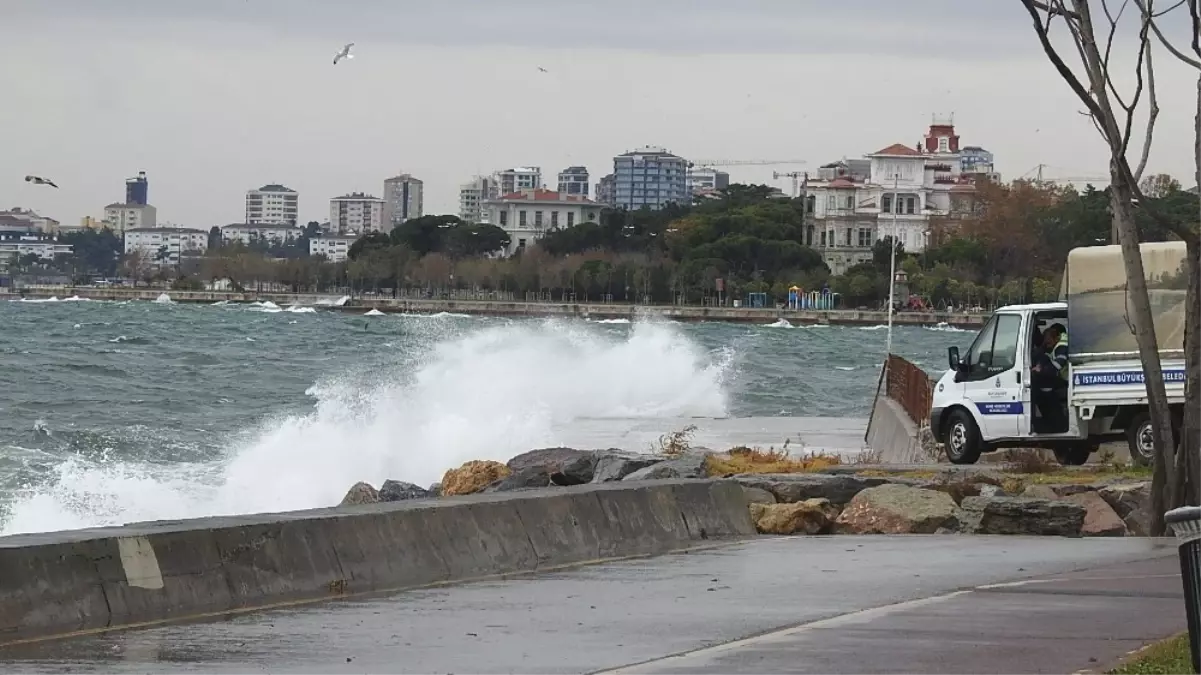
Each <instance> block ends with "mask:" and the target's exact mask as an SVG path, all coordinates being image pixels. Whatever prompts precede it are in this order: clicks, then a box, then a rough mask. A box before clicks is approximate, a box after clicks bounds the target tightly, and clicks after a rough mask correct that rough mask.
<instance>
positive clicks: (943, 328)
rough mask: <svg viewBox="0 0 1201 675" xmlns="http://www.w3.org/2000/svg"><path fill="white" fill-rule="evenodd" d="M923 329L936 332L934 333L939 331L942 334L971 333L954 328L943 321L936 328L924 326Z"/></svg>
mask: <svg viewBox="0 0 1201 675" xmlns="http://www.w3.org/2000/svg"><path fill="white" fill-rule="evenodd" d="M924 328H925V329H926V330H936V331H939V332H942V333H968V332H971V331H968V330H965V329H963V328H956V327H954V326H952V325H951V324H949V323H947V322H945V321H942V322H940V323H939V324H938V325H936V326H925V327H924Z"/></svg>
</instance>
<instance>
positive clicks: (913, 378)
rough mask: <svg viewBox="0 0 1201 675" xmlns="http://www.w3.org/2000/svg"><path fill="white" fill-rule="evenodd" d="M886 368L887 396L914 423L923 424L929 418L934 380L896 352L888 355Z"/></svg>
mask: <svg viewBox="0 0 1201 675" xmlns="http://www.w3.org/2000/svg"><path fill="white" fill-rule="evenodd" d="M887 368H888V369H887V371H886V372H887V377H888V384H887V389H886V391H887V392H888V397H889V398H891V399H892V400H894V401H896V402H897V403H900V404H901V407H902V408H904V409H905V412H906V413H908V414H909V418H910V419H912V420H913V422H914V423H915V424H918V425H922V424H925V423H926V421H927V420H928V419H929V418H930V404H931V401H932V400H933V398H934V380H932V379H930V376H929V375H927V374H926V371H924V370H922V369H921V368H919V367H918V366H915V365H913V364H912V363H910V362H908V361H906V360H905V359H903V358H901V357H899V356H897V355H896V354H889V355H888V366H887Z"/></svg>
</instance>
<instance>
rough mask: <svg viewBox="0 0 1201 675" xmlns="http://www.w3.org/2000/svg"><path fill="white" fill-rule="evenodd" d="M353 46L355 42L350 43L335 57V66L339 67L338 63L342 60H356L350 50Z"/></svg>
mask: <svg viewBox="0 0 1201 675" xmlns="http://www.w3.org/2000/svg"><path fill="white" fill-rule="evenodd" d="M353 46H354V43H353V42H348V43H347V44H346V45H345V46H343V47H342V51H340V52H338V53H337V54H335V55H334V65H335V66H336V65H338V62H339V61H341V60H342V59H353V58H354V54H351V53H350V48H351V47H353Z"/></svg>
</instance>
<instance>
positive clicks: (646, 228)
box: [54, 176, 1198, 308]
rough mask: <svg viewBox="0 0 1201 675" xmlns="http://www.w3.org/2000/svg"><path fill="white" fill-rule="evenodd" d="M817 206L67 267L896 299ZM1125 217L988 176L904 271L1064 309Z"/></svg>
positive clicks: (98, 236)
mask: <svg viewBox="0 0 1201 675" xmlns="http://www.w3.org/2000/svg"><path fill="white" fill-rule="evenodd" d="M1145 183H1146V185H1145V187H1146V188H1147V190H1146V192H1145V194H1147V195H1148V199H1151V200H1154V201H1155V203H1156V204H1157V208H1158V209H1159V211H1160V212H1163V213H1169V214H1172V217H1174V218H1178V219H1185V220H1187V219H1188V218H1190V217H1193V218H1194V219H1195V217H1194V216H1192V214H1194V213H1195V212H1196V209H1197V199H1198V198H1197V195H1196V194H1194V193H1191V192H1187V191H1184V190H1182V189H1181V186H1180V184H1179V182H1177V181H1175V180H1173V179H1171V178H1170V177H1167V176H1152V177H1150V178H1148V179H1147V181H1145ZM806 208H807V207H806V201H805V200H804V199H791V198H787V197H782V196H781V195H780V194H779V193H778V192H777V191H775V190H773V189H772V188H770V187H768V186H765V185H738V184H735V185H731V186H730V187H729V188H727V189H726V190H724V191H722V192H721V193H720V196H719V197H718V198H716V199H706V200H702V201H700V202H699V203H697V204H693V205H690V206H679V205H670V206H668V207H667V208H664V209H662V210H658V211H651V210H641V211H632V212H631V211H620V210H612V211H606V212H605V213H603V214H602V216H601V217H600V219H599V220H598V221H597V222H585V223H581V224H578V225H575V226H573V227H571V228H566V229H560V230H554V231H550V232H548V233H546V235H545V236H544V237H543V238H541V239H539V240H538V241H537V242H536V244H534V245H533V246H530V247H528V248H525V249H520V250H518V251H517V253H516V254H515V255H513V256H511V257H503V256H500V255H497V252H498V251H501V250H503V249H505V248H506V247H508V246H509V244H510V241H509V235H508V234H507V233H506V232H505V231H504V230H502V229H501V228H499V227H496V226H494V225H488V224H479V223H468V222H465V221H463V220H461V219H459V218H458V217H456V216H449V215H437V216H423V217H421V218H416V219H412V220H409V221H407V222H405V223H402V224H401V225H400V226H398V227H396V228H395V229H393V230H392V231H391V232H387V233H385V232H372V233H369V234H367V235H365V236H363V237H361V238H360V239H358V240H357V241H356V242H354V244H353V245H352V246H351V247H350V248H349V251H348V260H346V261H344V262H339V263H332V262H329V261H327V260H325V259H324V258H322V257H320V256H316V257H313V256H310V255H309V239H310V238H311V237H314V236H318V235H319V232H320V229H319V225H318V224H317V223H315V222H314V223H309V224H308V225H307V226H306V227H305V228H304V232H303V234H302V235H301V236H300V237H298V238H297V239H295V240H293V241H291V242H275V241H255V242H252V243H251V244H249V245H245V244H241V243H238V242H233V243H230V242H222V241H221V237H220V232H219V231H215V232H213V233H212V234H211V235H210V247H209V250H208V251H207V252H205V253H204V254H203V255H191V256H189V255H184V256H183V257H182V258H181V260H180V263H179V264H178V266H173V267H172V266H165V265H162V264H159V262H158V261H157V260H156V259H155V256H154V255H153V254H152V253H149V254H139V253H136V252H135V253H133V254H124V253H122V252H121V241H120V238H119V237H118V236H116V235H115V234H113V233H112V232H110V231H107V230H85V231H82V232H74V233H71V234H67V235H64V236H63V237H62V240H63V241H64V242H66V243H70V244H72V246H73V247H74V253H73V254H72V255H71V256H67V257H66V258H65V259H63V260H60V261H56V262H55V263H54V264H56V265H58V266H60V267H61V268H63V269H66V270H72V271H75V272H80V271H83V272H84V273H88V274H95V275H102V276H106V277H111V276H116V275H118V274H122V275H124V276H126V277H128V278H131V279H134V280H136V281H138V282H142V283H154V282H160V283H167V282H174V283H175V284H176V286H177V287H185V288H193V287H195V288H199V287H203V285H204V283H206V282H211V281H212V280H215V279H228V280H229V281H230V282H231V283H232V285H233V286H235V287H240V288H263V287H268V286H269V287H273V288H286V289H290V290H294V291H296V292H342V291H347V292H375V293H383V294H407V295H411V294H413V293H414V292H418V293H425V294H428V295H431V296H435V295H439V294H443V293H446V292H448V291H471V292H475V293H477V294H479V295H481V296H487V295H488V294H489V293H493V294H497V295H503V296H504V297H512V298H517V299H531V300H548V301H581V302H588V301H609V302H639V303H713V302H716V301H717V300H718V298H719V297H720V298H724V299H725V300H726V301H729V300H731V299H739V298H745V297H746V296H747V295H748V294H750V293H764V294H766V296H767V297H768V301H769V302H776V303H781V302H784V301H785V300H786V298H787V296H788V289H789V288H790V287H793V286H797V287H800V288H802V289H805V290H806V291H808V290H817V289H821V288H823V287H828V288H829V289H830V290H832V291H833V292H836V293H839V294H840V296H841V306H843V307H868V308H877V307H880V306H882V305H883V304H884V303H885V302H886V300H887V298H888V291H889V283H888V281H889V267H890V260H889V253H890V250H889V247H890V245H891V244H892V242H891V239H890V238H889V237H885V238H884V239H883V240H881V241H877V242H876V244H875V246H874V248H873V252H872V253H873V254H872V259H871V261H869V262H865V263H862V264H858V265H854V266H852V267H850V268H848V269H847V270H846V271H845V272H844V273H843V274H840V275H837V276H835V275H832V274H831V273H830V270H829V268H828V267H827V266H826V265H825V263H823V261H822V255H821V250H820V248H814V247H810V246H806V245H804V244H803V243H802V242H805V241H812V240H813V233H812V232H811V231H809V228H812V227H814V223H813V220H812V218H811V217H810V215H809V214H808V213H807V211H806ZM1110 222H1111V216H1110V214H1109V194H1108V191H1107V190H1098V189H1095V188H1093V187H1092V186H1089V187H1087V188H1086V189H1084V190H1083V191H1076V190H1075V189H1073V188H1071V187H1063V186H1057V185H1054V184H1050V183H1037V182H1032V181H1015V182H1012V183H1008V184H999V183H989V182H982V183H980V184H979V185H977V189H976V192H975V194H974V195H973V197H972V198H971V200H970V201H969V203H968V204H967V205H966V207H965V208H964V209H962V210H960V211H958V212H955V213H952V214H951V215H949V216H947V217H944V218H941V219H936V220H935V221H933V222H932V223H931V227H930V241H929V246H928V247H927V248H926V250H925V251H922V252H918V253H910V252H907V251H905V250H904V247H903V246H901V245H900V244H897V247H896V248H897V268H898V269H900V270H903V271H904V272H906V274H907V277H908V283H909V289H910V292H911V293H913V294H915V295H917V296H919V297H921V298H923V299H924V300H925V301H926V302H928V303H929V304H930V305H931V306H934V307H946V306H971V305H984V306H990V305H994V304H998V303H1005V302H1022V301H1046V300H1051V299H1054V298H1056V297H1057V296H1058V291H1059V286H1060V283H1059V282H1060V275H1061V274H1062V271H1063V265H1064V261H1065V260H1066V258H1067V254H1068V252H1069V251H1070V250H1071V249H1072V248H1074V247H1077V246H1088V245H1096V244H1099V243H1108V242H1109V237H1110ZM1139 228H1140V232H1141V234H1142V237H1143V240H1144V241H1158V240H1164V239H1168V238H1171V237H1172V233H1171V232H1170V230H1169V229H1168V228H1165V227H1163V225H1162V224H1161V223H1160V222H1159V221H1156V220H1155V219H1153V218H1151V217H1149V216H1140V219H1139ZM214 230H216V228H214ZM719 288H720V290H719Z"/></svg>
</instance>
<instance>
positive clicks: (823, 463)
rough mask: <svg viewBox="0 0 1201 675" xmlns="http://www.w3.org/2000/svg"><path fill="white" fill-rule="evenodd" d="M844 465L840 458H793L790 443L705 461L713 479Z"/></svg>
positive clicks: (736, 451) (741, 450)
mask: <svg viewBox="0 0 1201 675" xmlns="http://www.w3.org/2000/svg"><path fill="white" fill-rule="evenodd" d="M841 463H842V459H841V458H840V457H838V456H837V455H826V454H822V453H806V454H804V455H790V454H789V453H788V444H787V443H785V444H784V448H783V449H781V450H776V449H775V448H768V449H767V450H763V449H760V448H747V447H738V448H732V449H731V450H729V451H728V452H724V453H722V454H718V455H709V456H708V457H706V458H705V471H706V473H707V474H708V475H710V476H726V475H729V474H736V473H813V472H814V471H821V470H822V469H826V468H829V467H831V466H837V465H839V464H841Z"/></svg>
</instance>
